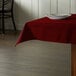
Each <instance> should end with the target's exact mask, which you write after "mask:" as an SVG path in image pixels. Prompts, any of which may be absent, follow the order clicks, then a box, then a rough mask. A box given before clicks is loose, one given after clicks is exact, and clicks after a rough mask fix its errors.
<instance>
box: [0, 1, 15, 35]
mask: <svg viewBox="0 0 76 76" xmlns="http://www.w3.org/2000/svg"><path fill="white" fill-rule="evenodd" d="M13 4H14V0H0V18H2V33H3V34H4V33H5V22H4V19H5V18H10V17H11V18H12V22H13V27H14V30H15V31H16V26H15V21H14V14H13Z"/></svg>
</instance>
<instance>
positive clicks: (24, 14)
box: [14, 0, 76, 30]
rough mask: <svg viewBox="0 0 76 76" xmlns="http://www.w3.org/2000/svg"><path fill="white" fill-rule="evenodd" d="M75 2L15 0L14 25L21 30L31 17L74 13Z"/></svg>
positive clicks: (64, 0)
mask: <svg viewBox="0 0 76 76" xmlns="http://www.w3.org/2000/svg"><path fill="white" fill-rule="evenodd" d="M70 1H71V2H70ZM75 3H76V0H58V4H57V0H15V8H14V14H15V21H16V26H17V28H18V29H19V30H21V29H22V28H23V26H24V24H25V23H26V22H27V21H30V20H32V19H36V18H40V17H44V16H50V14H69V13H76V5H75ZM57 7H58V8H57Z"/></svg>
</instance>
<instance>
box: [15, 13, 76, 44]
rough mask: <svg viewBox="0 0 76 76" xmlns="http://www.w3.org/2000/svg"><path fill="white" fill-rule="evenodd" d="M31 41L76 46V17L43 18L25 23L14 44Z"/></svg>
mask: <svg viewBox="0 0 76 76" xmlns="http://www.w3.org/2000/svg"><path fill="white" fill-rule="evenodd" d="M33 39H36V40H43V41H51V42H60V43H72V44H76V15H75V14H73V15H72V16H71V17H69V18H67V19H64V20H52V19H50V18H48V17H44V18H40V19H36V20H32V21H30V22H27V23H26V24H25V26H24V28H23V30H22V31H21V33H20V36H19V38H18V40H17V43H16V44H19V43H21V42H24V41H27V40H33Z"/></svg>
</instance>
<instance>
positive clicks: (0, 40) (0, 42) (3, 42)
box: [0, 32, 76, 76]
mask: <svg viewBox="0 0 76 76" xmlns="http://www.w3.org/2000/svg"><path fill="white" fill-rule="evenodd" d="M18 36H19V34H15V33H12V32H8V33H6V34H5V35H2V34H0V50H2V49H4V50H6V49H9V50H10V48H11V47H14V46H15V43H16V40H17V38H18ZM7 47H8V48H7ZM0 55H1V54H0ZM11 55H12V54H11ZM71 56H72V60H71V63H72V76H76V45H72V52H71ZM0 70H1V69H0ZM0 74H1V73H0ZM1 76H7V75H1ZM9 76H10V75H9ZM11 76H13V75H11Z"/></svg>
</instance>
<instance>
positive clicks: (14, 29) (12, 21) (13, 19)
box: [11, 12, 16, 31]
mask: <svg viewBox="0 0 76 76" xmlns="http://www.w3.org/2000/svg"><path fill="white" fill-rule="evenodd" d="M11 17H12V22H13V26H14V30H15V31H16V26H15V21H14V16H13V12H11Z"/></svg>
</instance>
